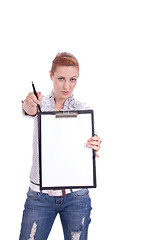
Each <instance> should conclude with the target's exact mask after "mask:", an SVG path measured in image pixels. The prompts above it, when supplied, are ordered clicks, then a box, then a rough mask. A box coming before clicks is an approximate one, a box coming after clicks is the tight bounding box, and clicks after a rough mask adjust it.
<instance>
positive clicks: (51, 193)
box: [30, 182, 81, 197]
mask: <svg viewBox="0 0 160 240" xmlns="http://www.w3.org/2000/svg"><path fill="white" fill-rule="evenodd" d="M30 188H31V189H32V190H33V191H35V192H42V193H46V194H48V195H49V196H54V197H58V196H62V190H42V191H41V190H40V187H39V185H38V184H34V183H33V182H30ZM79 190H81V189H65V191H66V194H69V193H71V192H76V191H79Z"/></svg>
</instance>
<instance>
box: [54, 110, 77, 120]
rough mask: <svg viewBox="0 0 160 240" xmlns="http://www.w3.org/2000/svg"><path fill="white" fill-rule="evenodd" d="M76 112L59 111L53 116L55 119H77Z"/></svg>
mask: <svg viewBox="0 0 160 240" xmlns="http://www.w3.org/2000/svg"><path fill="white" fill-rule="evenodd" d="M77 115H78V112H76V111H60V112H57V113H56V114H55V116H56V118H68V117H69V118H73V117H77Z"/></svg>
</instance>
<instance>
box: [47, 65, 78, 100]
mask: <svg viewBox="0 0 160 240" xmlns="http://www.w3.org/2000/svg"><path fill="white" fill-rule="evenodd" d="M78 76H79V71H78V69H77V68H76V67H74V66H59V67H57V68H56V70H55V72H54V74H52V72H51V71H50V77H51V80H52V81H53V88H54V97H55V99H56V100H64V101H65V100H66V99H67V98H69V97H70V96H71V95H72V92H73V90H74V89H75V86H76V84H77V79H78Z"/></svg>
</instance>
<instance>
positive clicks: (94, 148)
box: [86, 143, 100, 151]
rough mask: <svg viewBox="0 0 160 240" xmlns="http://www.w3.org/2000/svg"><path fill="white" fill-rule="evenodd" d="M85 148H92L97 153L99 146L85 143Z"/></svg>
mask: <svg viewBox="0 0 160 240" xmlns="http://www.w3.org/2000/svg"><path fill="white" fill-rule="evenodd" d="M86 146H87V147H89V148H92V149H93V150H95V151H99V149H100V146H98V145H93V144H89V143H87V144H86Z"/></svg>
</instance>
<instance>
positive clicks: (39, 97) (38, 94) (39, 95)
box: [37, 92, 43, 102]
mask: <svg viewBox="0 0 160 240" xmlns="http://www.w3.org/2000/svg"><path fill="white" fill-rule="evenodd" d="M37 96H38V100H39V101H40V102H41V101H42V99H43V97H42V95H41V92H38V93H37Z"/></svg>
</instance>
